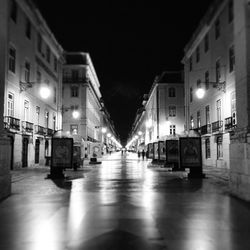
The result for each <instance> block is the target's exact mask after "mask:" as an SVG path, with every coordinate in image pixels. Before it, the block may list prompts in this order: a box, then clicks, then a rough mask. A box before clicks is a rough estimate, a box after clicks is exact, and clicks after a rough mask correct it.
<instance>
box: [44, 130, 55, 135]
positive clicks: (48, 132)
mask: <svg viewBox="0 0 250 250" xmlns="http://www.w3.org/2000/svg"><path fill="white" fill-rule="evenodd" d="M46 130H47V131H46V134H47V136H53V134H54V130H53V129H50V128H47V129H46Z"/></svg>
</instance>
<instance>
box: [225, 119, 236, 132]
mask: <svg viewBox="0 0 250 250" xmlns="http://www.w3.org/2000/svg"><path fill="white" fill-rule="evenodd" d="M235 126H236V124H234V122H233V117H232V116H230V117H228V118H226V119H225V130H230V129H233V128H234V127H235Z"/></svg>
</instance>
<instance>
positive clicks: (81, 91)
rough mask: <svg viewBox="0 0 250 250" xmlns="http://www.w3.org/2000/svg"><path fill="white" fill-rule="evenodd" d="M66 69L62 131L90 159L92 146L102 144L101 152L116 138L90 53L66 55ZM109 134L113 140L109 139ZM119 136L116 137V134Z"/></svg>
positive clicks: (64, 75)
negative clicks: (65, 132)
mask: <svg viewBox="0 0 250 250" xmlns="http://www.w3.org/2000/svg"><path fill="white" fill-rule="evenodd" d="M65 59H66V63H65V65H64V67H63V109H62V111H63V131H69V133H70V134H71V135H72V136H73V137H74V141H75V142H78V144H80V145H81V147H82V155H83V156H84V157H85V158H89V157H90V152H91V144H92V143H95V142H96V143H97V142H100V143H102V147H103V149H102V152H103V153H105V152H107V149H108V147H109V145H111V142H110V138H111V133H112V136H114V135H115V132H114V128H113V126H112V123H111V120H110V117H109V115H108V112H107V110H106V109H105V107H104V103H103V100H102V95H101V92H100V83H99V80H98V77H97V74H96V72H95V69H94V65H93V63H92V60H91V58H90V55H89V54H88V53H83V52H67V53H65ZM107 135H110V138H109V137H107ZM115 137H116V135H115Z"/></svg>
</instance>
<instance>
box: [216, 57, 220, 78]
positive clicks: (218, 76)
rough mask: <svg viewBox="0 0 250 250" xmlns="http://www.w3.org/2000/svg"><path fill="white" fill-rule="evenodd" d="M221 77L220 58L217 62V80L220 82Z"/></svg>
mask: <svg viewBox="0 0 250 250" xmlns="http://www.w3.org/2000/svg"><path fill="white" fill-rule="evenodd" d="M220 77H221V75H220V59H218V60H217V61H216V64H215V81H216V82H220Z"/></svg>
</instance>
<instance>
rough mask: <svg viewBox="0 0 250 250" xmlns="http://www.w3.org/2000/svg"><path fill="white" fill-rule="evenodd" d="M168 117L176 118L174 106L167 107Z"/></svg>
mask: <svg viewBox="0 0 250 250" xmlns="http://www.w3.org/2000/svg"><path fill="white" fill-rule="evenodd" d="M169 116H170V117H175V116H176V107H175V106H169Z"/></svg>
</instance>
